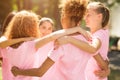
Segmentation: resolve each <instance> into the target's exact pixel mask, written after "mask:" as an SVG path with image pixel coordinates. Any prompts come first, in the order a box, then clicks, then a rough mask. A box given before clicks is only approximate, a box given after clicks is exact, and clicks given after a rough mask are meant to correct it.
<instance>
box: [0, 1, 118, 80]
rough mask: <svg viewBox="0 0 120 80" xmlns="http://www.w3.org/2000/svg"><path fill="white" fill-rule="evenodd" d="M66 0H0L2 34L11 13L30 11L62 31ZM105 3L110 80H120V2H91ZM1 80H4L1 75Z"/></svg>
mask: <svg viewBox="0 0 120 80" xmlns="http://www.w3.org/2000/svg"><path fill="white" fill-rule="evenodd" d="M61 1H64V0H0V33H1V27H2V24H3V21H4V19H5V17H6V16H7V15H8V13H9V12H11V11H20V10H30V11H33V12H35V13H37V14H38V15H40V16H41V17H50V18H52V19H53V20H54V22H55V30H58V29H61V24H60V9H59V4H60V2H61ZM91 1H100V2H103V3H104V4H105V5H106V6H108V7H109V9H110V13H111V19H110V45H109V54H108V57H109V59H110V68H111V74H110V76H109V80H120V31H119V30H120V0H91ZM0 80H2V77H1V73H0Z"/></svg>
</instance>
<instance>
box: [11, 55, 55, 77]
mask: <svg viewBox="0 0 120 80" xmlns="http://www.w3.org/2000/svg"><path fill="white" fill-rule="evenodd" d="M53 64H54V61H53V60H51V59H50V58H49V57H48V58H47V59H46V60H45V62H44V63H43V64H42V65H41V66H40V67H39V68H31V69H25V70H24V69H19V68H17V67H15V66H14V67H12V70H11V71H12V73H13V75H14V76H17V75H24V76H37V77H41V76H43V75H44V74H45V73H46V72H47V70H48V69H49V68H50V67H51V66H52V65H53Z"/></svg>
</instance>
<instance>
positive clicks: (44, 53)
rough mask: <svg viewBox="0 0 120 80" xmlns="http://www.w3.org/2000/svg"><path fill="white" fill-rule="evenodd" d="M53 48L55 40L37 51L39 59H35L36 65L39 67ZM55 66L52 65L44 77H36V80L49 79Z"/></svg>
mask: <svg viewBox="0 0 120 80" xmlns="http://www.w3.org/2000/svg"><path fill="white" fill-rule="evenodd" d="M51 49H53V42H50V43H48V44H46V45H44V46H43V47H41V48H39V49H38V51H37V53H36V54H37V60H36V61H35V64H34V67H36V68H38V67H39V66H40V65H41V64H42V63H43V62H44V61H45V59H46V58H47V56H48V52H49V51H50V50H51ZM52 71H53V68H52V67H51V68H50V69H49V70H48V71H47V72H46V73H45V74H44V75H43V76H42V77H34V80H36V79H39V80H48V76H49V75H51V72H52Z"/></svg>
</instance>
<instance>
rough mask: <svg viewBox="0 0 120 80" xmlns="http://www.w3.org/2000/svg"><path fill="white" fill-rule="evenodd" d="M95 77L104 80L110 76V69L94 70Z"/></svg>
mask: <svg viewBox="0 0 120 80" xmlns="http://www.w3.org/2000/svg"><path fill="white" fill-rule="evenodd" d="M94 73H95V75H96V76H98V77H99V78H100V79H104V78H105V77H107V76H108V75H109V74H110V69H107V70H96V71H95V72H94Z"/></svg>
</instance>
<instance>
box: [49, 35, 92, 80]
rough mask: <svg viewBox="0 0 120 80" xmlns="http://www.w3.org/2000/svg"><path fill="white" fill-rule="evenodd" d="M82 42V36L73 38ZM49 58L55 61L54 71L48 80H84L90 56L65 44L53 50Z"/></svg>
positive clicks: (83, 39)
mask: <svg viewBox="0 0 120 80" xmlns="http://www.w3.org/2000/svg"><path fill="white" fill-rule="evenodd" d="M73 37H75V38H77V39H80V40H82V41H85V42H87V41H86V39H85V38H84V37H83V36H82V35H76V36H73ZM49 57H50V58H51V59H52V60H53V61H55V66H54V71H53V73H54V74H52V75H51V77H49V80H85V74H84V72H85V71H84V70H85V67H86V65H87V62H88V60H89V58H90V57H91V55H90V54H89V53H87V52H85V51H82V50H80V49H79V48H77V47H75V46H73V45H71V44H66V45H63V46H61V47H59V48H58V49H57V50H53V51H52V52H51V54H50V55H49Z"/></svg>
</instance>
